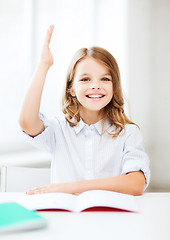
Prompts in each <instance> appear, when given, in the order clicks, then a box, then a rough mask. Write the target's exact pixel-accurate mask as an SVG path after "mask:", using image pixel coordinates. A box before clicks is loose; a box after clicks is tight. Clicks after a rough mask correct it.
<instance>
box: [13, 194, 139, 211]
mask: <svg viewBox="0 0 170 240" xmlns="http://www.w3.org/2000/svg"><path fill="white" fill-rule="evenodd" d="M17 203H19V204H20V205H22V206H24V207H26V208H28V209H31V210H47V209H56V210H57V209H58V210H67V211H71V212H81V211H84V210H87V209H88V210H89V209H92V208H93V209H95V208H96V209H99V207H104V208H106V210H107V209H108V208H112V209H121V210H125V211H132V212H138V206H137V204H136V201H135V197H134V196H132V195H128V194H123V193H117V192H112V191H106V190H89V191H86V192H83V193H81V194H79V195H73V194H69V193H45V194H35V195H26V194H25V195H24V196H23V197H21V198H20V199H18V200H17Z"/></svg>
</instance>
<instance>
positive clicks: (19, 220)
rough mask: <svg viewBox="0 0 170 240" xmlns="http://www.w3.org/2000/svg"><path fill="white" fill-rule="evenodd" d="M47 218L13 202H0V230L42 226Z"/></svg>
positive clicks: (28, 228) (27, 228) (6, 230)
mask: <svg viewBox="0 0 170 240" xmlns="http://www.w3.org/2000/svg"><path fill="white" fill-rule="evenodd" d="M46 225H47V220H46V219H45V218H44V217H42V216H40V215H39V214H38V213H37V212H36V211H31V210H28V209H26V208H24V207H22V206H21V205H19V204H17V203H15V202H8V203H1V204H0V232H8V231H18V230H30V229H36V228H42V227H45V226H46Z"/></svg>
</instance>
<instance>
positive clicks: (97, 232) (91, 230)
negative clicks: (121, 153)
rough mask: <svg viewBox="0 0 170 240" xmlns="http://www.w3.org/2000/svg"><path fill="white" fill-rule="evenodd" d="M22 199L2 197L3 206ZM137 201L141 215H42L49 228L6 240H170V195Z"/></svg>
mask: <svg viewBox="0 0 170 240" xmlns="http://www.w3.org/2000/svg"><path fill="white" fill-rule="evenodd" d="M20 195H22V193H0V202H8V201H13V200H15V199H16V198H18V196H20ZM135 199H136V201H137V204H138V205H139V208H140V212H139V213H131V212H82V213H72V212H57V211H54V212H52V211H46V212H39V214H41V215H42V216H44V217H46V218H47V219H48V227H47V228H45V229H41V230H34V231H26V232H18V233H12V234H9V233H6V234H3V240H15V239H16V240H27V239H29V240H30V239H32V240H34V239H36V240H38V239H41V240H47V239H49V240H53V239H55V240H56V239H59V240H65V239H67V240H68V239H71V240H73V239H74V240H77V239H79V240H91V239H93V240H94V239H95V240H100V239H102V240H105V239H106V240H113V239H115V240H124V239H129V240H134V239H135V240H143V239H145V240H152V239H154V240H160V239H162V240H170V227H169V226H170V193H145V194H144V195H142V196H137V197H135ZM0 238H2V236H1V235H0Z"/></svg>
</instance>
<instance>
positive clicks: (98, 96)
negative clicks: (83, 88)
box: [88, 95, 103, 98]
mask: <svg viewBox="0 0 170 240" xmlns="http://www.w3.org/2000/svg"><path fill="white" fill-rule="evenodd" d="M88 97H90V98H100V97H103V95H90V96H89V95H88Z"/></svg>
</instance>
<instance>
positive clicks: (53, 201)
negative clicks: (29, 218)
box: [17, 193, 77, 211]
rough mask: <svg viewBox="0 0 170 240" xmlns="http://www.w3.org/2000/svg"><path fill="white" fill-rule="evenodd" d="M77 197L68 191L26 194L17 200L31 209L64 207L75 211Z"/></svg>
mask: <svg viewBox="0 0 170 240" xmlns="http://www.w3.org/2000/svg"><path fill="white" fill-rule="evenodd" d="M76 199H77V197H76V196H74V195H72V194H68V193H44V194H34V195H27V194H25V195H24V196H23V197H21V198H20V199H18V200H17V203H19V204H21V205H22V206H23V207H26V208H28V209H31V210H43V209H63V210H68V211H75V209H76Z"/></svg>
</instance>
